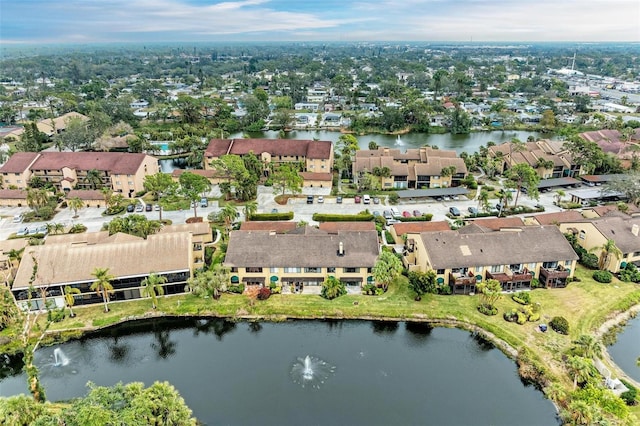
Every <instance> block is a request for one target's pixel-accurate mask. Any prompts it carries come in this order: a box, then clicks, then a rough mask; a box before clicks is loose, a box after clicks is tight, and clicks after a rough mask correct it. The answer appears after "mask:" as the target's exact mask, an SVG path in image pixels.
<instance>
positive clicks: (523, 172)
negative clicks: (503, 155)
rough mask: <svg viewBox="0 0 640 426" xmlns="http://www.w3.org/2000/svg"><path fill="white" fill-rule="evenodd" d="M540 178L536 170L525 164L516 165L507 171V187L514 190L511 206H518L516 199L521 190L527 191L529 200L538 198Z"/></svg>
mask: <svg viewBox="0 0 640 426" xmlns="http://www.w3.org/2000/svg"><path fill="white" fill-rule="evenodd" d="M539 182H540V176H538V173H536V170H535V169H534V168H533V167H531V166H530V165H528V164H526V163H518V164H516V165H515V166H513V167H511V168H510V169H509V170H508V171H507V183H506V185H507V187H511V188H515V189H516V199H515V200H514V203H513V206H514V207H516V206H517V205H518V198H519V197H520V192H521V191H522V188H526V189H527V194H529V197H531V198H535V199H537V198H538V183H539Z"/></svg>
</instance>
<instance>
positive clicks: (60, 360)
mask: <svg viewBox="0 0 640 426" xmlns="http://www.w3.org/2000/svg"><path fill="white" fill-rule="evenodd" d="M53 365H54V366H55V367H64V366H66V365H69V357H68V356H66V355H65V354H64V352H62V349H60V348H55V349H54V350H53Z"/></svg>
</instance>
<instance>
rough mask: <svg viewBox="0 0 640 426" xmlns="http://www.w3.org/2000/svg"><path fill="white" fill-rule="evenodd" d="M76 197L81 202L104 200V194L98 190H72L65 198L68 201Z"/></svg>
mask: <svg viewBox="0 0 640 426" xmlns="http://www.w3.org/2000/svg"><path fill="white" fill-rule="evenodd" d="M76 197H78V198H80V199H81V200H104V195H103V194H102V192H101V191H98V190H96V189H85V190H81V189H72V190H71V191H69V192H68V193H67V195H66V196H65V198H66V199H67V200H70V199H72V198H76Z"/></svg>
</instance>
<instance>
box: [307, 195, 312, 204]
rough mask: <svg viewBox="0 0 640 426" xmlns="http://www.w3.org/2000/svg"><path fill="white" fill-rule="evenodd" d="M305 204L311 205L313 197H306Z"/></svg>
mask: <svg viewBox="0 0 640 426" xmlns="http://www.w3.org/2000/svg"><path fill="white" fill-rule="evenodd" d="M307 204H313V195H307Z"/></svg>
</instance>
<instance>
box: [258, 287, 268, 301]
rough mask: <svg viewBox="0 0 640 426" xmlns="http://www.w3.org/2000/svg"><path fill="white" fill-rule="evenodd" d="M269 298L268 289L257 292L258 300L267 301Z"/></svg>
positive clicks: (263, 288) (264, 288)
mask: <svg viewBox="0 0 640 426" xmlns="http://www.w3.org/2000/svg"><path fill="white" fill-rule="evenodd" d="M269 297H271V289H270V288H269V287H262V288H260V290H258V296H257V299H258V300H267V299H268V298H269Z"/></svg>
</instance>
